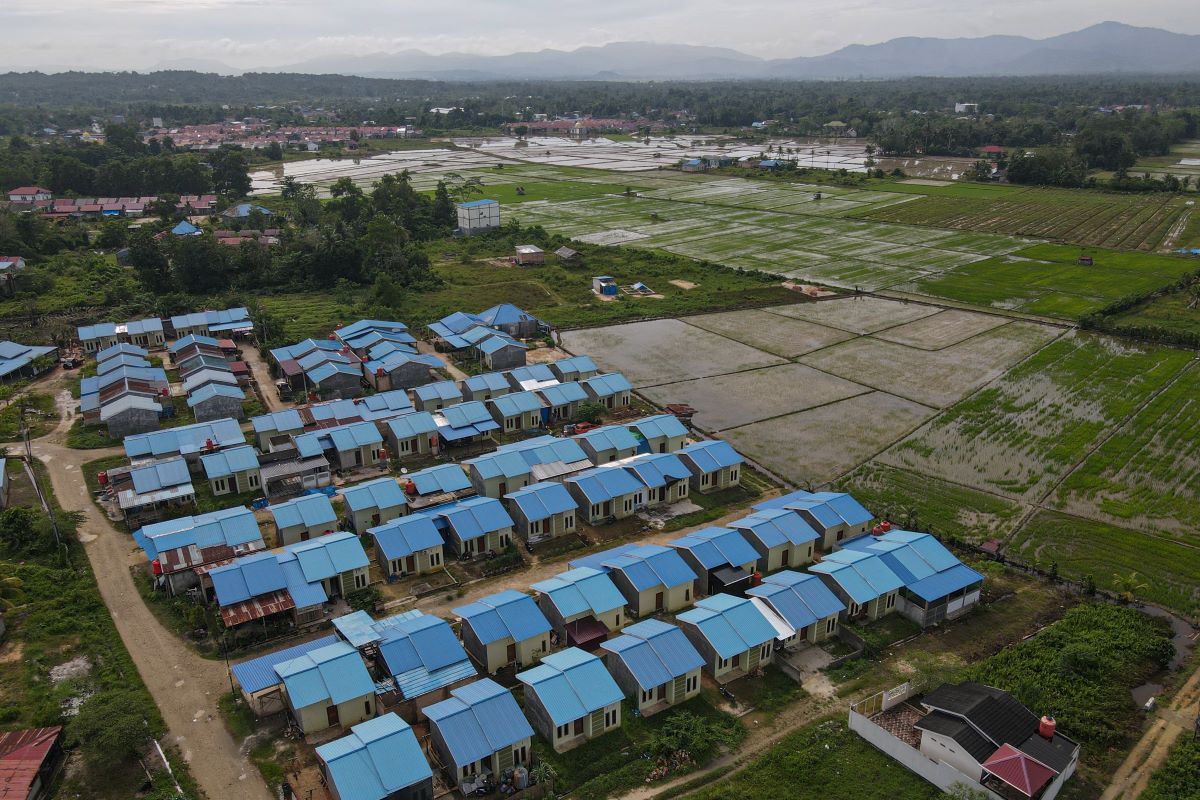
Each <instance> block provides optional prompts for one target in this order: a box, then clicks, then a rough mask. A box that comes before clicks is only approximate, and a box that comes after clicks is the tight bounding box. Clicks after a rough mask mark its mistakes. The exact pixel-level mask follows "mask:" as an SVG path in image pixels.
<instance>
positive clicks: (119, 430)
mask: <svg viewBox="0 0 1200 800" xmlns="http://www.w3.org/2000/svg"><path fill="white" fill-rule="evenodd" d="M106 425H107V427H108V435H109V437H110V438H113V439H124V438H125V437H126V436H133V435H134V434H138V433H149V432H150V431H156V430H158V427H159V416H158V412H157V411H153V410H150V409H142V408H130V409H126V410H125V411H122V412H121V413H120V414H118V415H117V416H115V417H112V418H111V419H109V420H108V422H107V423H106Z"/></svg>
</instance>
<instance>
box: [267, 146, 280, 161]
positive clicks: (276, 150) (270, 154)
mask: <svg viewBox="0 0 1200 800" xmlns="http://www.w3.org/2000/svg"><path fill="white" fill-rule="evenodd" d="M266 156H267V158H269V159H271V160H272V161H282V160H283V145H281V144H280V143H279V142H271V143H270V144H269V145H267V149H266Z"/></svg>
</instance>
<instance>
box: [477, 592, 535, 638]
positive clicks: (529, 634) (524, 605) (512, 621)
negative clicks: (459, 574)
mask: <svg viewBox="0 0 1200 800" xmlns="http://www.w3.org/2000/svg"><path fill="white" fill-rule="evenodd" d="M454 613H455V614H457V615H458V616H459V617H461V618H462V620H463V622H464V624H466V625H470V626H471V629H472V630H473V631H475V635H476V636H477V637H478V638H479V641H480V642H482V643H483V644H491V643H492V642H499V641H502V640H505V639H512V640H513V641H514V642H523V641H525V640H526V639H532V638H534V637H536V636H541V635H542V634H543V633H546V632H547V631H549V630H550V623H549V622H547V621H546V616H545V615H544V614H543V613H542V611H541V609H540V608H538V607H537V603H535V602H534V601H533V598H532V597H530V596H529V595H527V594H523V593H522V592H518V591H516V590H514V589H506V590H505V591H502V592H497V593H496V594H490V595H488V596H487V597H481V598H480V599H478V600H476V601H475V602H473V603H469V604H467V605H465V606H459V607H458V608H456V609H454Z"/></svg>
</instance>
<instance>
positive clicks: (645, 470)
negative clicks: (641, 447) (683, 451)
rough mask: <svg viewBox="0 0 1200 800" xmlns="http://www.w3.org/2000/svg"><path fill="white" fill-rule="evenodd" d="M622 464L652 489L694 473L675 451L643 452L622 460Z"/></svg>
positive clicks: (688, 476)
mask: <svg viewBox="0 0 1200 800" xmlns="http://www.w3.org/2000/svg"><path fill="white" fill-rule="evenodd" d="M621 466H622V467H623V468H624V469H627V470H629V471H630V472H631V473H633V474H634V475H636V476H637V478H638V480H640V481H641V482H642V483H643V484H645V485H646V486H648V487H650V488H652V489H656V488H658V487H659V486H666V485H667V483H668V482H669V481H678V480H683V479H684V478H690V477H691V475H692V471H691V470H690V469H688V468H687V466H686V465H685V464H684V463H683V462H682V461H680V460H679V456H677V455H675V454H674V453H643V454H642V455H640V456H634V457H633V458H631V459H629V460H628V461H624V462H622V463H621Z"/></svg>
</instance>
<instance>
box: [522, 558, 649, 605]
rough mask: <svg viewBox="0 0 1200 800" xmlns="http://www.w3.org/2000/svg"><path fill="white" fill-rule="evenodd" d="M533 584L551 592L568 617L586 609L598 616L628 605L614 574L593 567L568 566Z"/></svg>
mask: <svg viewBox="0 0 1200 800" xmlns="http://www.w3.org/2000/svg"><path fill="white" fill-rule="evenodd" d="M529 588H531V589H533V590H534V591H536V592H541V593H542V594H544V595H547V596H548V597H549V598H550V600H551V602H553V603H554V606H555V607H556V608H557V609H558V610H559V613H561V614H562V616H563V617H564V618H570V617H574V616H577V615H579V614H585V613H590V614H592V615H593V616H596V617H598V616H600V615H601V614H606V613H608V612H609V611H613V610H615V609H619V608H623V607H624V606H625V598H624V597H623V596H622V595H621V592H620V591H618V590H617V586H616V584H614V583H613V582H612V578H610V577H608V574H607V573H605V572H601V571H600V570H597V569H592V568H591V567H578V568H576V569H571V570H567V571H566V572H564V573H562V574H560V575H556V576H554V577H553V578H547V579H546V580H544V581H538V582H537V583H535V584H533V585H531V586H530V587H529Z"/></svg>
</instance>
